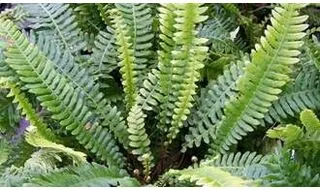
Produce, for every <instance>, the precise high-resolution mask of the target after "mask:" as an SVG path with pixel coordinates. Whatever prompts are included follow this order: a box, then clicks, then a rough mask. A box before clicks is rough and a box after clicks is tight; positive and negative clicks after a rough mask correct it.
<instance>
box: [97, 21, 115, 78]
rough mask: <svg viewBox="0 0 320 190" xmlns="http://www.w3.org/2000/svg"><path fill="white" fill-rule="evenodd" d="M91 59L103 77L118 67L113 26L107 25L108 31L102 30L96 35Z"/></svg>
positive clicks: (98, 73) (99, 74) (99, 75)
mask: <svg viewBox="0 0 320 190" xmlns="http://www.w3.org/2000/svg"><path fill="white" fill-rule="evenodd" d="M91 59H92V61H93V67H94V68H96V70H95V72H96V73H97V74H96V75H98V77H101V78H104V77H105V76H106V75H108V74H109V73H110V72H111V71H113V70H114V69H115V68H117V67H118V58H117V50H116V44H115V37H114V32H113V31H112V30H111V28H109V27H107V31H106V32H104V31H100V32H99V34H98V35H97V36H96V38H95V41H94V48H93V50H92V58H91Z"/></svg>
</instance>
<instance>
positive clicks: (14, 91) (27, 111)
mask: <svg viewBox="0 0 320 190" xmlns="http://www.w3.org/2000/svg"><path fill="white" fill-rule="evenodd" d="M0 85H1V86H0V88H3V87H5V88H8V89H10V92H9V94H8V95H7V96H8V97H14V99H13V101H12V102H13V103H17V104H18V107H17V109H18V110H21V112H22V113H21V114H22V115H25V116H26V119H27V120H28V121H29V122H30V123H31V125H33V126H35V127H37V129H38V131H39V133H40V134H41V135H42V136H43V137H44V138H45V139H48V140H51V141H56V140H59V139H58V138H57V137H56V135H54V134H53V132H52V131H51V130H50V128H48V126H47V125H46V124H45V123H44V121H43V120H42V119H41V117H40V116H39V115H38V114H37V113H36V111H35V110H34V109H33V107H32V105H31V104H30V102H29V100H28V99H27V97H26V96H25V94H24V93H23V92H22V91H21V90H20V87H19V86H16V85H15V84H14V83H12V82H11V81H8V80H6V79H5V78H0Z"/></svg>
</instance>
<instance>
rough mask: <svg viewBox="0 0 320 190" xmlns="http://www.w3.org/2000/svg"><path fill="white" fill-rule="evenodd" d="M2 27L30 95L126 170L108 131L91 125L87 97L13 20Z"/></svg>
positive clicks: (11, 62)
mask: <svg viewBox="0 0 320 190" xmlns="http://www.w3.org/2000/svg"><path fill="white" fill-rule="evenodd" d="M0 23H1V24H0V28H1V30H2V31H5V33H6V35H7V36H8V37H9V38H10V40H11V41H12V45H11V47H9V48H7V51H6V56H7V59H6V62H7V64H8V65H9V66H10V67H11V68H12V69H14V70H15V71H16V73H17V74H18V75H19V78H20V80H21V81H22V82H23V83H25V85H24V86H25V87H26V88H27V89H28V90H29V92H30V93H33V94H35V95H37V99H38V100H39V101H40V102H41V105H42V106H43V107H45V108H46V109H47V110H49V111H50V112H51V113H52V118H53V119H55V120H57V121H59V122H60V124H61V125H62V126H63V127H65V129H66V130H67V131H70V132H71V134H73V135H75V136H76V139H77V140H78V141H79V142H80V144H82V145H84V146H85V148H87V149H89V150H90V151H91V152H93V153H96V155H97V156H98V157H100V158H101V159H102V160H106V161H107V163H108V164H109V165H116V166H119V167H122V166H123V165H124V162H123V157H122V154H121V153H120V152H119V148H118V147H117V146H116V144H115V141H114V139H113V137H112V134H111V133H110V132H109V130H108V129H106V128H102V127H101V126H100V125H98V124H97V123H91V121H92V117H93V113H92V112H91V111H90V110H89V108H88V106H86V105H85V104H84V102H83V94H82V93H81V91H80V89H79V88H74V87H73V86H72V84H70V83H68V79H66V78H65V77H64V76H63V75H61V74H60V73H58V72H57V70H55V68H54V65H55V64H54V63H52V62H51V61H50V60H49V59H48V58H47V57H46V56H45V54H44V53H43V52H41V51H40V50H39V49H38V48H37V47H35V46H33V45H32V44H30V43H29V42H28V40H27V39H26V37H25V36H24V35H23V34H21V32H20V31H19V30H18V29H17V28H16V26H14V24H13V23H12V22H11V21H9V20H2V19H1V22H0Z"/></svg>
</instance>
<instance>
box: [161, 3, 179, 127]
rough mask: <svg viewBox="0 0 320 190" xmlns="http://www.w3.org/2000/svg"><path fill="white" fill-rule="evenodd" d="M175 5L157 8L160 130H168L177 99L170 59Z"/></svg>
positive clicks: (172, 66)
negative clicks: (158, 24)
mask: <svg viewBox="0 0 320 190" xmlns="http://www.w3.org/2000/svg"><path fill="white" fill-rule="evenodd" d="M176 10H177V9H176V7H175V5H174V4H162V5H161V6H160V7H159V8H158V11H159V23H160V26H159V28H160V32H161V33H160V35H159V38H160V40H161V41H160V43H159V44H160V50H158V60H159V63H158V68H159V71H160V73H159V87H160V94H161V95H162V96H161V97H160V99H159V103H160V105H159V106H160V113H159V124H158V125H157V127H159V128H160V129H161V130H164V131H166V130H168V126H169V125H170V122H171V118H170V117H172V115H173V109H172V108H173V107H174V102H176V101H177V96H175V95H174V93H173V91H174V89H173V85H172V84H173V76H174V72H173V70H174V65H173V64H172V62H171V60H172V59H173V54H172V51H173V50H174V49H175V47H176V42H175V41H174V40H173V37H174V33H175V32H176V31H177V29H176V28H175V27H174V25H175V24H176V20H175V18H176V16H177V15H176V13H175V11H176Z"/></svg>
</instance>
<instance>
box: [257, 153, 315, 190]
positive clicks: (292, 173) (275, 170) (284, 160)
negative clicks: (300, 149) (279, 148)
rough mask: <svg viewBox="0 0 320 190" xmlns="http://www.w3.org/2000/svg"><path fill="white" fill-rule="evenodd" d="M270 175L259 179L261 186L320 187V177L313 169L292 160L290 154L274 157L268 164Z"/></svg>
mask: <svg viewBox="0 0 320 190" xmlns="http://www.w3.org/2000/svg"><path fill="white" fill-rule="evenodd" d="M266 167H267V168H268V170H269V171H268V173H269V174H268V175H266V176H264V177H263V178H261V179H259V180H258V181H259V182H260V185H262V186H272V187H284V186H285V187H306V186H308V187H319V186H320V176H319V174H318V172H316V173H315V172H314V171H312V167H311V166H308V165H307V164H301V163H299V162H298V161H297V160H294V159H292V157H291V155H290V154H289V152H285V153H284V155H283V154H281V155H280V156H274V158H273V159H272V160H271V161H270V162H269V163H267V164H266Z"/></svg>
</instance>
